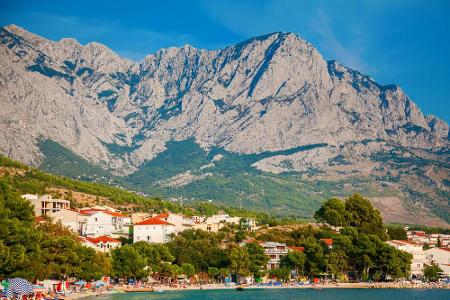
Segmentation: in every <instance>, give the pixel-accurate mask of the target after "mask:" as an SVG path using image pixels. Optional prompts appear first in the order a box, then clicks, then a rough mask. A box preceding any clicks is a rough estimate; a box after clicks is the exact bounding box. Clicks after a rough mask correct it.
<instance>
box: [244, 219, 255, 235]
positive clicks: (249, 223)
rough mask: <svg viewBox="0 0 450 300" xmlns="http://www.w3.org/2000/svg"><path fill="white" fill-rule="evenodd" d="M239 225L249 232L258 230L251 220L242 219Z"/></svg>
mask: <svg viewBox="0 0 450 300" xmlns="http://www.w3.org/2000/svg"><path fill="white" fill-rule="evenodd" d="M241 224H242V226H243V227H245V228H246V229H247V230H248V231H250V232H254V231H257V230H258V229H259V227H258V225H257V224H256V220H255V219H252V218H242V219H241Z"/></svg>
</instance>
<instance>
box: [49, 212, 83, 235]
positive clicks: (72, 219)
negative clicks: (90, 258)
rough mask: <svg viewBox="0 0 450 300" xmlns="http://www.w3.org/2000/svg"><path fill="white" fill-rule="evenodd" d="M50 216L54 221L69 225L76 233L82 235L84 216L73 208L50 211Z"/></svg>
mask: <svg viewBox="0 0 450 300" xmlns="http://www.w3.org/2000/svg"><path fill="white" fill-rule="evenodd" d="M50 216H51V217H52V218H53V220H54V221H55V222H58V221H59V222H61V224H63V225H64V226H66V227H69V228H70V229H72V230H73V231H74V232H76V233H77V234H78V235H83V231H82V229H83V225H84V224H85V223H86V216H85V215H82V214H80V213H79V212H77V211H75V210H70V209H62V210H60V211H57V212H54V213H51V214H50Z"/></svg>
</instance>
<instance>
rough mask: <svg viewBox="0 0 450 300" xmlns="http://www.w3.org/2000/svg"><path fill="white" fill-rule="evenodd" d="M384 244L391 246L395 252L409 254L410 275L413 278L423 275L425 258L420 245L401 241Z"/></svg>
mask: <svg viewBox="0 0 450 300" xmlns="http://www.w3.org/2000/svg"><path fill="white" fill-rule="evenodd" d="M386 243H387V244H389V245H391V246H393V247H394V248H395V249H397V250H402V251H405V252H408V253H409V254H411V255H412V256H413V259H412V262H411V275H412V276H414V277H417V276H422V275H423V267H424V264H425V262H426V256H425V252H424V251H423V248H422V246H421V245H418V244H416V243H413V242H410V241H402V240H392V241H387V242H386Z"/></svg>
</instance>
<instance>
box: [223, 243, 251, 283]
mask: <svg viewBox="0 0 450 300" xmlns="http://www.w3.org/2000/svg"><path fill="white" fill-rule="evenodd" d="M228 258H229V260H230V268H231V270H232V271H233V272H234V273H236V274H237V275H238V276H245V275H247V274H249V273H250V271H249V268H250V257H249V255H248V252H247V250H246V249H245V248H242V247H238V246H235V247H232V248H231V249H230V251H229V254H228Z"/></svg>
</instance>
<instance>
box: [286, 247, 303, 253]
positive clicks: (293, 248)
mask: <svg viewBox="0 0 450 300" xmlns="http://www.w3.org/2000/svg"><path fill="white" fill-rule="evenodd" d="M288 248H289V249H290V250H293V251H298V252H303V251H305V247H296V246H288Z"/></svg>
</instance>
